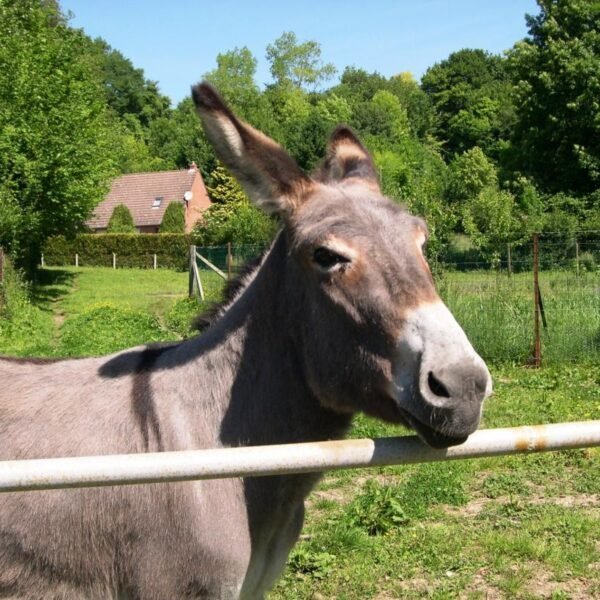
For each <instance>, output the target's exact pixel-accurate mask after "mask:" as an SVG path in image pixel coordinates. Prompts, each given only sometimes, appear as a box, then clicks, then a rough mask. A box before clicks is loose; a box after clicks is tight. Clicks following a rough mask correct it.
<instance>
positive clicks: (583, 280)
mask: <svg viewBox="0 0 600 600" xmlns="http://www.w3.org/2000/svg"><path fill="white" fill-rule="evenodd" d="M539 281H540V290H541V294H542V300H543V303H544V310H545V315H546V320H547V328H542V360H543V361H544V362H545V363H546V364H560V363H563V362H566V361H570V362H578V361H581V360H584V361H585V360H588V361H591V360H596V361H598V360H600V272H589V273H587V272H582V273H581V275H580V276H577V275H575V274H574V273H570V272H566V271H565V272H562V271H541V272H540V276H539ZM438 287H439V290H440V293H441V295H442V297H443V298H444V300H445V301H446V302H447V304H448V307H449V308H450V310H451V311H452V312H453V314H454V316H455V317H456V319H457V321H458V322H459V323H460V324H461V325H462V326H463V328H464V329H465V332H466V333H467V335H468V336H469V339H470V340H471V341H472V343H473V345H474V346H475V348H476V349H477V350H478V351H479V352H480V354H481V355H482V356H483V357H484V358H485V359H487V360H495V361H514V362H519V363H524V362H526V361H527V360H528V358H529V357H531V355H532V350H533V330H534V323H533V318H534V308H533V276H532V274H531V273H517V274H514V275H512V276H511V277H508V276H507V275H506V273H498V274H494V273H490V272H469V273H447V274H445V275H444V276H442V277H441V278H440V280H439V281H438Z"/></svg>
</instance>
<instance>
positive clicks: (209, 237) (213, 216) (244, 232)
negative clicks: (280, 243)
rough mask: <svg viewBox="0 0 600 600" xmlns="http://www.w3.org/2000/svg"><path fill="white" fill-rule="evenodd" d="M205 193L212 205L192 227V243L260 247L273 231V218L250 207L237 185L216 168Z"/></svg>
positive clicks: (228, 175)
mask: <svg viewBox="0 0 600 600" xmlns="http://www.w3.org/2000/svg"><path fill="white" fill-rule="evenodd" d="M211 180H212V186H208V187H207V190H208V194H209V196H210V198H211V200H212V201H213V204H212V205H211V206H210V207H209V208H208V210H206V211H204V213H203V214H202V219H201V220H200V221H199V222H198V224H197V225H196V226H195V228H194V235H195V238H196V241H197V243H198V244H199V245H202V246H219V245H223V244H226V243H228V242H233V243H236V244H263V243H268V242H270V241H271V240H272V239H273V237H274V235H275V232H276V231H277V222H276V221H275V219H273V218H271V217H269V216H267V215H265V214H264V213H263V212H262V211H260V210H259V209H258V208H256V207H255V206H254V205H252V204H250V201H249V200H248V197H247V196H246V194H245V193H244V191H243V190H242V188H241V187H240V185H239V183H238V182H237V181H236V180H235V179H234V178H233V177H232V176H231V175H230V174H229V173H228V172H227V171H226V170H225V169H224V168H223V167H222V166H221V165H219V166H218V167H217V168H216V169H215V170H214V172H213V173H212V176H211Z"/></svg>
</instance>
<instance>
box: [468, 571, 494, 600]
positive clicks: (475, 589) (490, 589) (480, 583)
mask: <svg viewBox="0 0 600 600" xmlns="http://www.w3.org/2000/svg"><path fill="white" fill-rule="evenodd" d="M487 573H488V570H487V569H485V568H484V569H479V571H477V573H475V575H473V578H472V579H471V582H470V583H469V584H468V585H467V587H466V588H465V589H464V590H463V591H462V592H461V593H460V595H459V598H460V600H466V599H467V598H471V597H472V596H473V595H474V594H478V595H480V596H481V597H483V598H485V600H504V598H505V596H504V595H503V594H502V593H501V592H500V590H499V589H498V588H496V587H494V586H493V585H492V584H491V583H490V582H489V581H488V580H487Z"/></svg>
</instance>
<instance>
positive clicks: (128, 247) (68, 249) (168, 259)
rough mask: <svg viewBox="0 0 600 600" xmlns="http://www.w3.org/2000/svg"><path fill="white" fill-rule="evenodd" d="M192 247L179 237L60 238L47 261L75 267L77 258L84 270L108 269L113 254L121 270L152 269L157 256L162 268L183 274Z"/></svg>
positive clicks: (48, 252)
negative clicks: (124, 268)
mask: <svg viewBox="0 0 600 600" xmlns="http://www.w3.org/2000/svg"><path fill="white" fill-rule="evenodd" d="M192 243H193V242H192V238H191V237H190V236H188V235H184V234H177V233H165V234H161V235H156V234H152V233H138V234H134V235H132V234H126V233H115V234H108V233H107V234H104V235H102V234H97V233H91V234H80V235H78V236H76V237H75V238H73V239H67V238H65V237H64V236H60V235H59V236H54V237H51V238H50V239H49V240H48V241H47V242H46V244H45V246H44V260H45V262H46V264H48V265H72V264H74V261H75V254H78V255H79V264H80V265H81V266H87V267H109V266H111V265H112V255H113V252H114V253H115V254H116V255H117V266H119V267H142V268H149V267H152V266H153V264H154V255H155V254H156V255H157V259H158V265H159V266H160V267H163V268H170V269H180V270H184V269H186V268H187V266H188V254H189V246H190V244H192Z"/></svg>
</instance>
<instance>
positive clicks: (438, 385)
mask: <svg viewBox="0 0 600 600" xmlns="http://www.w3.org/2000/svg"><path fill="white" fill-rule="evenodd" d="M427 383H428V385H429V389H430V390H431V391H432V392H433V393H434V394H435V395H436V396H440V397H441V398H450V392H449V391H448V388H447V387H446V386H445V385H444V384H443V383H442V382H441V381H440V380H439V379H438V378H437V377H436V376H435V375H434V374H433V371H429V375H428V376H427Z"/></svg>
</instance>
